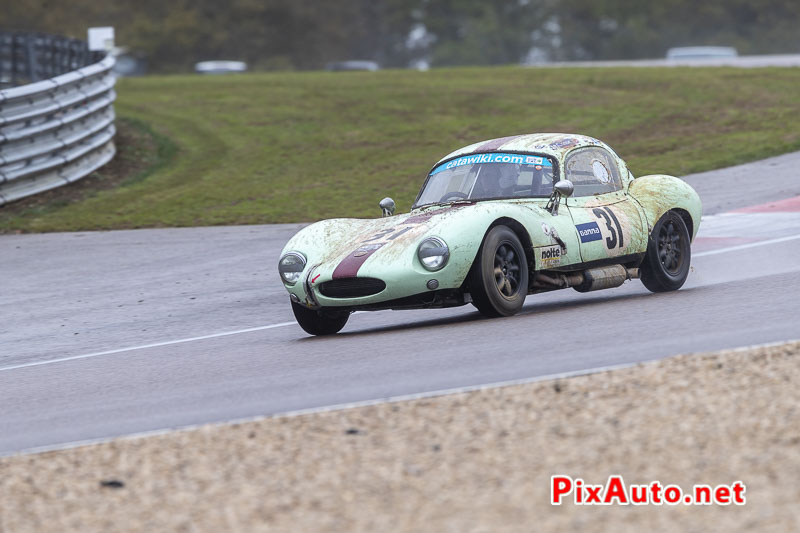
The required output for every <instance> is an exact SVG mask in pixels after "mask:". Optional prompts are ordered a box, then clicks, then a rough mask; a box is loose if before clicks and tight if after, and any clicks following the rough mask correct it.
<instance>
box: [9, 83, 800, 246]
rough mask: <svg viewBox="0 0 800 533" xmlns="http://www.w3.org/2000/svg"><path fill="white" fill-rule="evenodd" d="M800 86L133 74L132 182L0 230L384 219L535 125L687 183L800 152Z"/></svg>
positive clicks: (126, 138) (41, 207)
mask: <svg viewBox="0 0 800 533" xmlns="http://www.w3.org/2000/svg"><path fill="white" fill-rule="evenodd" d="M798 87H800V69H720V68H714V69H694V68H692V69H686V68H684V69H655V68H653V69H645V68H641V69H528V68H519V67H503V68H465V69H440V70H432V71H429V72H416V71H381V72H377V73H327V72H315V73H289V74H286V73H275V74H248V75H237V76H216V77H214V76H212V77H200V76H166V77H144V78H139V79H131V78H129V79H121V80H120V81H119V82H118V93H119V98H118V100H117V104H116V109H117V114H118V116H119V117H120V120H119V121H118V124H119V127H120V128H121V129H122V134H121V136H120V140H119V143H118V144H119V150H120V154H119V156H118V157H120V158H123V159H125V158H127V160H128V161H130V160H139V162H140V163H141V164H140V165H138V166H137V165H133V167H135V168H133V170H131V171H130V172H132V173H133V175H132V176H127V177H126V176H123V177H122V178H120V179H117V181H115V182H113V183H114V186H113V187H111V186H98V187H96V188H92V187H91V186H89V185H84V186H83V189H82V192H81V194H71V193H70V192H69V191H68V189H71V187H66V188H62V189H60V190H58V191H56V192H54V193H51V194H49V195H48V197H47V198H46V199H44V200H42V199H36V200H31V201H23V202H21V203H17V204H12V205H10V206H6V207H0V231H61V230H88V229H112V228H138V227H155V226H198V225H214V224H255V223H272V222H297V221H312V220H318V219H322V218H329V217H338V216H354V217H372V216H378V215H379V209H378V207H377V204H378V201H379V200H380V199H381V198H383V197H384V196H392V197H393V198H394V199H395V200H396V202H397V204H398V210H407V209H408V208H409V207H410V205H411V203H412V202H413V200H414V198H415V196H416V193H417V191H418V189H419V186H420V185H421V183H422V181H423V179H424V177H425V174H426V172H427V171H428V170H429V169H430V167H431V165H432V164H433V163H434V162H435V161H437V160H438V159H439V158H440V157H442V156H444V155H445V154H446V153H448V152H450V151H451V150H454V149H456V148H459V147H461V146H463V145H465V144H469V143H472V142H475V141H479V140H483V139H488V138H492V137H501V136H506V135H512V134H518V133H528V132H546V131H561V132H575V133H585V134H588V135H592V136H595V137H598V138H600V139H603V140H605V141H606V142H608V143H609V144H610V145H611V146H612V147H614V148H615V149H616V151H617V152H618V153H619V154H620V155H621V156H622V157H623V158H625V159H626V160H627V161H628V163H629V165H630V167H631V169H632V171H633V172H634V174H636V175H641V174H648V173H666V174H675V175H683V174H686V173H689V172H694V171H701V170H707V169H712V168H718V167H723V166H727V165H733V164H736V163H741V162H745V161H750V160H755V159H760V158H763V157H766V156H770V155H776V154H779V153H783V152H787V151H791V150H798V149H800V128H798V127H797V125H798V124H800V90H798ZM126 130H135V131H126ZM142 165H145V167H146V168H140V167H141V166H142ZM103 172H104V170H103V169H101V171H100V172H99V173H98V174H99V175H100V176H101V177H102V175H103ZM115 172H123V173H124V172H126V171H125V170H124V169H123V170H122V171H120V170H119V169H117V170H116V171H115ZM765 177H766V176H765ZM87 183H89V182H87ZM77 186H79V185H77ZM77 186H76V187H77Z"/></svg>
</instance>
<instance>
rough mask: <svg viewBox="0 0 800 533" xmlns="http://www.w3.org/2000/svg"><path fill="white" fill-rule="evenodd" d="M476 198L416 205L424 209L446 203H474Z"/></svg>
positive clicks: (442, 205) (441, 205)
mask: <svg viewBox="0 0 800 533" xmlns="http://www.w3.org/2000/svg"><path fill="white" fill-rule="evenodd" d="M475 202H477V200H470V199H467V198H465V199H463V200H453V201H451V202H431V203H429V204H425V205H421V206H418V207H417V209H425V208H427V207H444V206H448V205H462V204H463V205H468V204H474V203H475Z"/></svg>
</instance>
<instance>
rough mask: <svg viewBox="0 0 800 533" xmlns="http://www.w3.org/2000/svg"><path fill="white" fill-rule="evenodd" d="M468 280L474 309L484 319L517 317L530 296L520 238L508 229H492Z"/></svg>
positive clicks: (526, 268) (485, 239)
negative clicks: (526, 298)
mask: <svg viewBox="0 0 800 533" xmlns="http://www.w3.org/2000/svg"><path fill="white" fill-rule="evenodd" d="M467 280H468V286H469V290H470V295H471V296H472V305H474V306H475V307H477V308H478V311H480V312H481V314H482V315H484V316H487V317H492V318H494V317H501V316H512V315H515V314H516V313H517V312H518V311H519V310H520V309H521V308H522V304H524V303H525V297H526V296H527V295H528V261H527V259H526V257H525V250H524V248H523V247H522V243H521V242H520V240H519V237H517V234H516V233H514V232H513V231H512V230H511V229H510V228H509V227H508V226H495V227H493V228H492V229H490V230H489V232H488V233H487V234H486V237H484V239H483V243H482V244H481V247H480V249H479V250H478V255H477V257H476V258H475V262H474V263H473V265H472V269H471V270H470V272H469V275H468V277H467Z"/></svg>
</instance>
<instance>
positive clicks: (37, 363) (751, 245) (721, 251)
mask: <svg viewBox="0 0 800 533" xmlns="http://www.w3.org/2000/svg"><path fill="white" fill-rule="evenodd" d="M796 239H800V235H789V236H786V237H779V238H777V239H769V240H766V241H758V242H751V243H747V244H740V245H737V246H729V247H728V248H720V249H718V250H708V251H706V252H700V253H696V254H692V257H693V258H694V257H706V256H709V255H717V254H724V253H727V252H737V251H739V250H746V249H748V248H754V247H756V246H767V245H769V244H777V243H781V242H786V241H792V240H796ZM295 324H296V322H279V323H277V324H269V325H267V326H259V327H256V328H248V329H239V330H236V331H226V332H223V333H213V334H211V335H202V336H200V337H190V338H188V339H178V340H173V341H164V342H156V343H153V344H144V345H142V346H131V347H128V348H118V349H116V350H108V351H105V352H95V353H87V354H83V355H73V356H71V357H61V358H58V359H47V360H45V361H35V362H32V363H23V364H19V365H12V366H4V367H0V372H5V371H7V370H17V369H20V368H28V367H32V366H42V365H49V364H53V363H63V362H65V361H76V360H78V359H90V358H92V357H102V356H104V355H113V354H117V353H123V352H133V351H136V350H146V349H147V348H158V347H160V346H170V345H173V344H183V343H186V342H194V341H202V340H206V339H215V338H217V337H228V336H230V335H239V334H241V333H250V332H253V331H264V330H267V329H274V328H282V327H286V326H292V325H295Z"/></svg>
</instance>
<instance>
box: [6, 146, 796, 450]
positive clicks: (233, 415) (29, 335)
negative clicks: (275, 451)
mask: <svg viewBox="0 0 800 533" xmlns="http://www.w3.org/2000/svg"><path fill="white" fill-rule="evenodd" d="M798 169H800V153H795V154H787V155H784V156H780V157H777V158H772V159H769V160H765V161H762V162H758V163H751V164H748V165H743V166H741V167H734V168H732V169H725V170H719V171H713V172H708V173H703V174H699V175H693V176H688V177H687V178H686V179H687V181H689V182H690V183H692V184H693V185H694V186H695V187H696V188H697V189H698V192H700V194H701V196H702V197H703V199H704V203H705V215H706V216H705V217H704V221H703V224H702V226H701V229H700V234H699V235H698V239H697V240H696V242H695V246H694V247H693V253H694V257H693V261H692V272H691V274H690V277H689V280H688V282H687V284H686V285H685V287H684V288H683V289H682V290H680V291H677V292H674V293H669V294H659V295H655V294H650V293H649V292H647V291H646V290H645V289H644V287H643V286H642V285H641V283H639V282H638V281H634V282H629V283H626V284H625V285H623V286H622V287H620V288H618V289H612V290H607V291H600V292H595V293H589V294H578V293H576V292H574V291H571V290H565V291H557V292H553V293H549V294H545V295H535V296H530V297H528V299H527V301H526V305H525V307H524V309H523V311H522V313H520V314H519V315H518V316H515V317H512V318H507V319H501V320H487V319H483V318H481V317H480V315H479V314H478V313H477V312H476V311H475V310H474V309H473V308H472V307H471V306H465V307H461V308H456V309H450V310H422V311H402V312H399V311H383V312H377V313H358V314H356V315H353V316H352V317H351V319H350V322H349V323H348V325H347V326H346V327H345V329H344V330H343V332H342V333H341V334H340V335H337V336H335V337H329V338H311V337H308V336H307V335H305V333H304V332H303V331H302V330H301V329H300V328H299V327H298V326H297V325H296V324H294V320H293V317H292V315H291V311H290V309H289V305H288V298H287V296H286V293H285V291H284V290H283V288H282V286H281V285H280V283H279V281H278V276H277V273H276V268H275V266H276V261H277V256H278V253H279V251H280V249H281V248H282V246H283V244H284V242H285V241H286V240H288V238H289V237H290V236H291V235H292V234H293V233H294V232H295V231H296V230H297V229H298V228H299V227H300V226H299V225H279V226H243V227H218V228H188V229H158V230H134V231H114V232H90V233H64V234H45V235H6V236H0V283H1V284H2V285H1V286H0V405H2V410H1V411H0V454H7V453H13V452H17V451H22V450H31V449H42V448H46V447H51V446H59V445H63V444H67V443H72V442H77V441H86V440H92V439H100V438H107V437H113V436H119V435H126V434H132V433H140V432H146V431H154V430H160V429H169V428H176V427H182V426H187V425H194V424H200V423H206V422H219V421H228V420H235V419H241V418H247V417H253V416H259V415H269V414H275V413H284V412H290V411H295V410H302V409H312V408H319V407H324V406H331V405H338V404H344V403H350V402H359V401H367V400H375V399H382V398H388V397H393V396H400V395H409V394H416V393H427V392H431V391H437V390H443V389H452V388H458V387H470V386H475V385H480V384H488V383H496V382H503V381H508V380H517V379H525V378H533V377H536V376H545V375H551V374H558V373H564V372H573V371H582V370H589V369H594V368H600V367H607V366H614V365H620V364H628V363H632V362H636V361H644V360H652V359H656V358H659V357H665V356H669V355H673V354H679V353H687V352H697V351H705V350H715V349H723V348H731V347H737V346H744V345H751V344H759V343H767V342H776V341H783V340H788V339H796V338H800V325H798V319H800V298H798V295H800V290H799V289H800V281H798V274H799V273H800V201H798V200H796V199H795V200H790V201H785V202H782V203H778V204H772V205H771V204H769V202H774V201H776V200H780V199H787V198H795V197H798V196H800V177H799V176H798V174H800V171H799V170H798ZM765 203H766V205H760V206H759V207H757V208H755V209H752V210H749V211H748V210H745V211H740V212H736V211H737V210H741V209H742V208H745V207H747V206H753V205H759V204H765ZM723 213H726V214H723ZM376 214H377V207H376Z"/></svg>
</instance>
